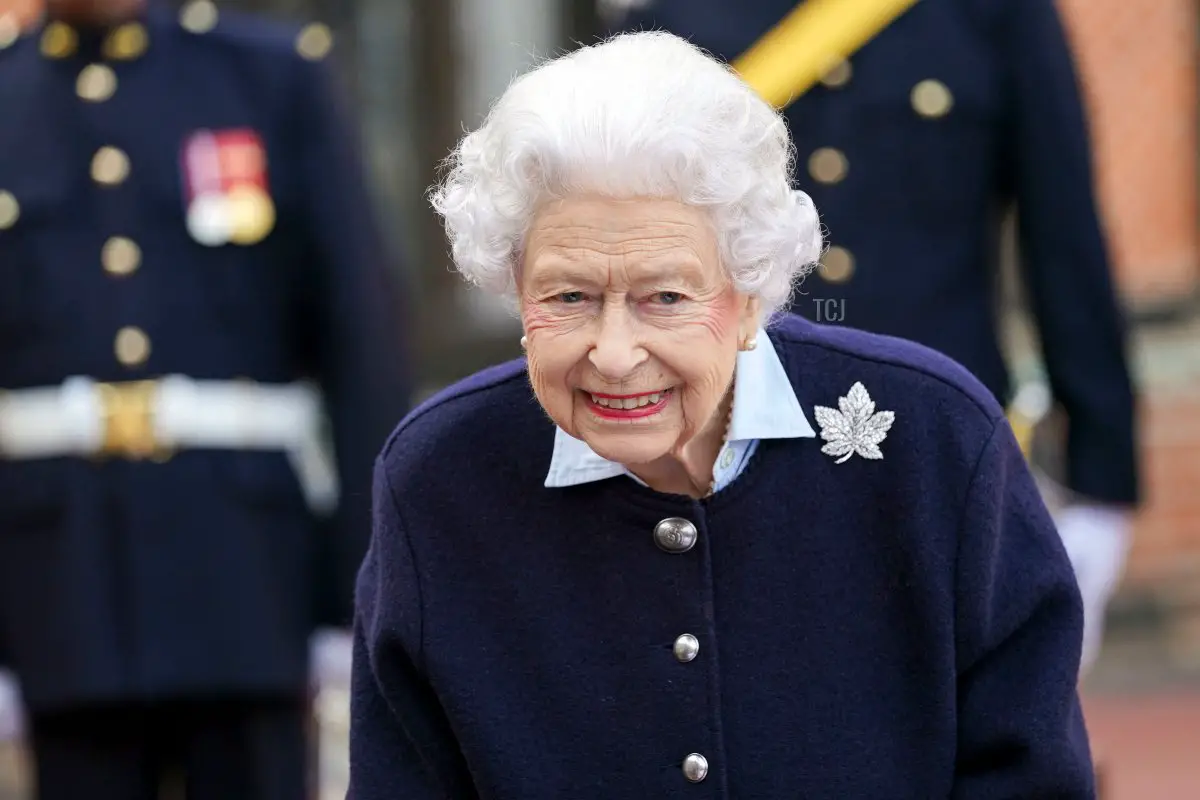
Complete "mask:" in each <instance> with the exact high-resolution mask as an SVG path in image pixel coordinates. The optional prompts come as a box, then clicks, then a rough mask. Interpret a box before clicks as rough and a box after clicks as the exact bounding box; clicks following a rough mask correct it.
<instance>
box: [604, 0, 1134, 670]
mask: <svg viewBox="0 0 1200 800" xmlns="http://www.w3.org/2000/svg"><path fill="white" fill-rule="evenodd" d="M625 4H626V5H632V6H634V7H636V8H635V9H634V10H633V11H631V12H630V13H628V14H627V15H626V16H625V17H624V19H622V20H621V22H620V23H619V26H620V27H622V28H624V29H630V30H632V29H641V28H649V27H658V28H663V29H666V30H669V31H672V32H674V33H678V34H681V35H685V36H687V37H689V38H690V39H691V40H692V41H693V42H695V43H696V44H698V45H700V46H702V47H704V48H706V49H708V50H710V51H712V52H713V53H714V54H716V55H719V56H721V57H723V58H725V59H727V60H730V61H733V62H737V63H738V64H739V65H741V64H743V63H746V62H743V61H739V59H741V58H743V57H746V54H747V52H748V51H751V49H752V47H753V46H754V45H755V44H756V43H757V42H759V41H760V39H761V38H762V37H764V35H766V34H767V33H768V32H770V31H772V30H774V29H776V27H777V26H778V25H780V23H781V22H782V21H784V20H786V19H789V17H790V15H791V13H792V12H793V10H794V9H795V8H796V5H797V4H796V2H795V0H649V2H647V1H646V0H638V2H633V3H631V2H630V0H625ZM809 5H810V8H808V9H805V10H804V11H796V12H795V13H796V14H799V13H806V14H807V24H808V25H809V26H810V27H809V29H808V30H807V31H805V32H804V36H805V38H806V39H807V42H809V43H818V44H819V43H820V42H822V41H844V42H848V43H852V42H855V41H856V40H857V38H861V40H862V41H864V42H865V43H864V44H862V46H861V47H860V48H859V49H857V50H856V51H853V52H849V50H851V49H852V48H847V52H845V53H843V54H842V56H841V57H839V58H837V59H833V60H829V61H827V62H826V63H823V64H820V65H819V67H820V71H819V72H818V73H817V74H819V75H820V76H821V77H820V80H819V81H817V82H815V85H813V86H812V88H811V89H809V90H808V91H806V92H804V93H803V94H801V95H800V96H799V97H798V98H794V99H793V98H792V97H790V96H782V95H783V94H784V92H783V87H782V85H781V84H780V83H779V82H778V81H768V79H769V78H773V77H774V76H768V75H766V74H765V73H766V70H767V69H769V67H767V66H765V65H764V64H763V60H762V59H761V58H758V59H757V62H758V63H756V64H755V67H756V69H758V73H757V75H756V77H757V78H758V79H761V80H762V82H763V83H764V84H766V83H768V82H773V83H774V88H775V89H776V90H778V91H779V93H780V95H781V97H778V98H771V99H773V100H776V101H777V104H778V105H780V106H786V107H787V109H786V113H787V118H788V122H789V125H790V128H791V132H792V135H793V137H794V140H795V142H796V144H797V148H798V168H797V175H796V178H797V181H798V183H799V185H800V187H801V188H802V189H804V190H805V191H806V192H808V193H810V194H811V195H812V198H813V201H814V203H815V204H816V207H817V208H819V209H821V210H822V214H823V222H824V223H825V225H826V227H827V229H828V232H829V239H830V245H831V246H830V247H829V248H828V250H827V251H826V252H825V254H824V257H823V259H822V263H821V266H820V269H819V270H818V271H817V273H816V276H815V278H814V279H812V280H810V281H808V282H806V285H805V286H804V287H803V290H802V293H801V294H800V295H799V296H798V297H797V298H796V300H795V304H794V310H795V311H796V312H798V313H801V314H804V315H805V316H808V317H809V318H811V319H816V320H818V321H824V322H830V323H837V324H847V325H851V326H853V327H859V328H866V329H870V330H874V331H878V332H882V333H887V334H892V335H896V336H901V337H904V338H908V339H912V340H915V341H918V342H921V343H923V344H926V345H929V346H931V347H933V348H935V349H937V350H940V351H942V352H944V353H946V354H948V355H950V356H951V357H953V358H955V359H956V360H958V361H959V362H961V363H962V364H964V365H965V366H966V367H968V368H969V369H971V370H972V371H973V372H974V373H975V374H976V375H977V376H978V377H979V378H980V379H981V380H982V381H983V382H984V383H985V384H986V385H987V386H988V387H989V388H990V389H991V390H992V392H994V393H995V395H996V396H997V398H999V399H1000V400H1001V402H1008V401H1010V400H1011V399H1012V397H1011V389H1010V382H1009V374H1008V371H1007V369H1006V365H1005V361H1004V358H1003V355H1002V351H1001V345H1000V341H999V335H998V327H999V325H998V319H997V314H998V302H997V294H998V292H997V289H998V284H999V281H998V263H999V261H1000V258H999V245H1000V240H1001V226H1002V222H1003V220H1004V215H1005V213H1006V211H1007V209H1008V208H1010V207H1012V206H1013V205H1014V204H1015V207H1016V212H1017V219H1018V223H1019V229H1020V243H1021V250H1022V255H1023V260H1022V266H1023V277H1024V282H1025V285H1026V288H1027V290H1028V294H1029V297H1030V300H1031V305H1032V310H1033V313H1034V316H1035V318H1036V323H1037V326H1038V329H1039V332H1040V336H1041V343H1042V355H1043V357H1044V361H1045V363H1046V368H1047V372H1048V376H1049V382H1050V386H1051V388H1052V391H1053V395H1054V398H1055V400H1056V401H1057V402H1058V403H1059V404H1060V405H1061V407H1062V409H1063V410H1064V412H1065V416H1066V418H1067V423H1068V430H1067V440H1066V453H1067V469H1066V473H1067V474H1066V483H1067V485H1068V488H1069V490H1070V491H1071V493H1072V496H1071V498H1070V499H1071V502H1070V503H1069V505H1068V507H1067V508H1066V509H1065V510H1063V511H1062V512H1061V513H1060V515H1059V518H1058V522H1059V530H1060V533H1061V534H1062V536H1063V538H1064V541H1065V542H1066V544H1067V548H1068V550H1069V551H1070V552H1071V555H1072V560H1073V562H1074V564H1075V567H1076V571H1077V573H1078V577H1079V580H1080V587H1081V589H1082V591H1083V594H1084V600H1085V605H1086V609H1087V617H1088V625H1087V634H1086V636H1085V645H1084V650H1085V652H1084V661H1085V663H1087V662H1089V661H1090V659H1091V657H1092V656H1093V655H1094V654H1095V652H1096V649H1097V647H1098V645H1099V640H1100V631H1101V627H1102V623H1103V615H1104V607H1105V605H1106V603H1107V600H1108V598H1109V596H1110V595H1111V593H1112V591H1113V590H1114V588H1115V585H1116V583H1117V580H1118V578H1119V576H1120V574H1121V571H1122V569H1123V564H1124V558H1125V553H1126V550H1127V547H1128V538H1129V528H1130V513H1131V510H1132V508H1133V507H1134V506H1135V504H1136V503H1137V501H1138V494H1139V487H1138V475H1137V464H1136V455H1135V427H1134V423H1135V419H1134V393H1133V390H1132V388H1131V381H1130V375H1129V368H1128V365H1127V363H1126V356H1125V346H1126V342H1125V332H1124V323H1123V321H1122V318H1121V313H1120V311H1119V308H1118V304H1117V301H1116V298H1115V292H1114V287H1113V282H1112V278H1111V273H1110V265H1109V258H1108V255H1107V253H1106V245H1105V242H1104V238H1103V235H1102V230H1101V225H1100V223H1099V221H1098V219H1097V210H1096V200H1095V196H1094V193H1093V184H1092V172H1091V168H1090V164H1089V159H1090V157H1091V153H1090V148H1089V141H1088V133H1087V130H1086V126H1085V118H1084V114H1083V110H1082V103H1081V100H1080V92H1079V87H1078V85H1077V77H1076V72H1075V69H1074V65H1073V62H1072V57H1071V53H1070V52H1069V49H1068V45H1067V42H1066V39H1065V36H1064V33H1063V30H1062V25H1061V22H1060V19H1059V17H1058V16H1057V14H1056V11H1055V8H1054V3H1053V0H919V2H916V3H915V4H914V3H911V2H903V0H825V2H820V3H817V2H815V0H810V3H809ZM818 6H819V8H818ZM872 6H874V8H872ZM897 11H899V14H898V15H897V16H894V17H893V18H892V19H891V20H890V23H889V24H886V26H884V27H882V29H879V28H878V25H879V24H880V23H879V20H883V19H886V18H887V14H888V12H890V13H892V14H895V13H896V12H897ZM796 19H800V18H799V17H796ZM872 22H874V25H875V27H873V28H872V27H871V23H872ZM816 25H821V26H824V28H822V29H816V28H815V27H813V26H816ZM855 26H858V27H859V28H861V29H862V30H863V31H864V32H866V34H865V35H863V36H861V37H858V34H857V32H856V31H854V30H852V29H854V28H855ZM802 27H804V23H801V24H800V25H798V26H796V28H793V30H799V29H800V28H802ZM871 34H873V38H872V36H871ZM856 37H857V38H856ZM772 46H773V47H774V48H776V51H777V54H779V58H780V61H786V60H787V59H788V58H789V57H790V58H792V59H794V60H795V61H796V62H799V61H802V60H804V59H805V58H808V57H811V53H809V52H808V50H810V49H813V48H812V47H811V45H806V46H805V48H804V49H802V50H800V51H797V50H795V49H793V50H792V51H791V52H790V53H789V52H787V41H786V39H780V38H777V39H775V41H773V43H772ZM761 52H762V51H761V50H760V51H759V54H761ZM756 55H758V54H756ZM795 66H796V65H795V64H792V65H791V67H793V68H794V67H795ZM800 72H803V70H797V73H800ZM748 79H749V78H748ZM753 82H754V81H753V80H752V83H753Z"/></svg>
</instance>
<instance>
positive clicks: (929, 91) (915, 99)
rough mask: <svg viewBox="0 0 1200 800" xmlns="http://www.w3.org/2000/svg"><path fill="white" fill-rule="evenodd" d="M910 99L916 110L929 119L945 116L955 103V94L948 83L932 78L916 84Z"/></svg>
mask: <svg viewBox="0 0 1200 800" xmlns="http://www.w3.org/2000/svg"><path fill="white" fill-rule="evenodd" d="M910 99H911V101H912V107H913V108H914V109H916V112H917V113H918V114H920V115H921V116H922V117H927V118H929V119H936V118H937V117H944V116H945V115H946V114H947V113H948V112H949V111H950V107H951V106H952V105H954V96H953V95H952V94H950V89H949V88H948V87H947V86H946V84H944V83H942V82H941V81H935V80H932V79H930V80H924V81H921V82H920V83H918V84H917V85H916V86H914V87H913V89H912V93H911V96H910Z"/></svg>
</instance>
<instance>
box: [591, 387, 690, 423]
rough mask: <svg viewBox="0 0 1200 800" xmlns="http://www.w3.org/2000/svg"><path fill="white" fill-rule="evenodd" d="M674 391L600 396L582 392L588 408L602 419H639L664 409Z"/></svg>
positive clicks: (665, 390)
mask: <svg viewBox="0 0 1200 800" xmlns="http://www.w3.org/2000/svg"><path fill="white" fill-rule="evenodd" d="M674 393H675V390H674V389H659V390H658V391H656V392H645V393H643V394H602V393H599V392H586V391H585V392H584V396H585V397H586V398H587V404H588V408H589V409H591V411H592V413H593V414H595V415H596V416H598V417H603V418H604V419H641V418H642V417H649V416H652V415H654V414H657V413H658V412H660V411H662V410H663V409H664V408H666V406H667V403H668V402H669V401H670V399H671V395H672V394H674Z"/></svg>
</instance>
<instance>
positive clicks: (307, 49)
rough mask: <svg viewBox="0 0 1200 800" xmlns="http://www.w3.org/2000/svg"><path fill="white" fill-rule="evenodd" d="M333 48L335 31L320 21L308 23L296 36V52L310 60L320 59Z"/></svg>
mask: <svg viewBox="0 0 1200 800" xmlns="http://www.w3.org/2000/svg"><path fill="white" fill-rule="evenodd" d="M331 49H333V33H332V32H331V31H330V30H329V28H328V26H326V25H322V24H321V23H319V22H314V23H312V24H311V25H306V26H305V28H304V30H302V31H300V35H299V36H298V37H297V38H296V52H297V53H299V54H300V55H301V56H302V57H304V58H307V59H308V60H309V61H320V60H321V59H323V58H325V56H327V55H329V51H330V50H331Z"/></svg>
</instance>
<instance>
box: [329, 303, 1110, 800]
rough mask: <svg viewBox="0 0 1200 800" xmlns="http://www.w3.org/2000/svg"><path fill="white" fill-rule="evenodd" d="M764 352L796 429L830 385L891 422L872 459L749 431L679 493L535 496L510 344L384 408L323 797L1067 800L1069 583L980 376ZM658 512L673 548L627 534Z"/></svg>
mask: <svg viewBox="0 0 1200 800" xmlns="http://www.w3.org/2000/svg"><path fill="white" fill-rule="evenodd" d="M770 339H771V345H773V346H774V347H775V348H776V349H777V351H778V352H779V354H780V357H781V360H782V362H783V364H784V366H785V369H786V370H787V372H788V375H789V376H790V377H791V379H792V382H793V384H794V386H795V389H796V392H797V395H798V397H799V398H800V402H801V405H802V407H803V408H804V409H805V413H806V415H808V416H809V417H810V418H812V417H813V416H814V415H813V412H812V409H813V407H814V406H816V405H822V406H829V407H833V408H836V407H837V406H838V398H839V397H842V396H845V395H846V394H847V392H848V390H849V389H850V387H851V386H852V385H853V384H854V383H855V382H861V383H862V384H863V386H864V387H865V388H866V389H867V391H868V392H869V393H870V395H871V397H872V399H873V400H874V402H875V403H876V406H877V408H878V410H881V411H882V410H891V411H893V412H894V413H895V422H894V424H893V425H892V428H891V430H890V432H889V434H888V436H887V438H886V439H885V440H884V441H883V442H882V444H881V449H882V452H883V459H882V460H868V459H864V458H861V457H858V456H854V457H852V458H850V459H849V460H847V461H845V462H844V463H840V464H839V463H835V462H836V461H837V459H835V458H834V457H832V456H829V455H826V454H824V453H822V452H821V447H822V441H821V439H819V438H816V439H811V438H810V439H790V440H770V441H763V442H762V444H761V446H760V448H759V449H758V451H757V452H756V454H755V456H754V458H753V461H752V463H751V464H750V465H749V466H748V467H747V469H746V471H745V472H744V473H743V474H742V476H741V477H740V478H739V479H738V480H737V481H736V482H734V483H733V484H732V485H731V486H730V487H729V488H727V489H725V490H723V491H721V492H719V493H717V494H716V495H714V496H712V497H710V498H708V499H706V500H699V501H697V500H693V499H689V498H687V497H682V496H673V495H665V494H660V493H657V492H655V491H653V490H651V489H648V488H645V487H642V486H640V485H638V484H637V483H636V482H634V481H632V480H630V479H629V478H627V477H619V478H613V479H610V480H606V481H600V482H596V483H591V484H586V485H581V486H575V487H571V488H565V489H547V488H545V487H544V486H543V485H542V482H543V479H544V477H545V471H546V467H547V465H548V463H549V460H550V455H551V444H552V441H553V438H554V430H555V429H554V426H553V424H552V423H551V422H550V421H549V420H548V419H547V418H546V416H545V414H544V413H543V412H542V410H541V409H540V408H539V406H538V404H537V402H536V400H535V399H534V397H533V395H532V392H531V390H530V386H529V382H528V377H527V375H526V371H525V366H524V364H523V363H522V362H519V361H518V362H514V363H509V364H505V365H502V366H498V367H495V368H492V369H490V370H487V371H485V372H482V373H480V374H478V375H475V376H474V377H471V378H469V379H467V380H466V381H464V382H462V383H460V384H458V385H456V386H454V387H452V388H450V389H448V390H446V391H444V392H443V393H441V394H440V395H438V396H437V397H434V398H432V399H431V400H429V401H428V402H426V403H425V404H424V405H422V406H421V407H419V408H418V409H417V410H415V411H414V412H412V413H411V414H410V415H409V416H408V417H407V418H406V419H405V420H404V421H403V422H402V423H401V424H400V426H399V427H398V428H397V430H396V431H395V433H394V435H393V436H392V438H391V440H390V441H389V443H388V444H387V445H386V447H385V449H384V451H383V454H382V455H381V457H380V459H379V461H378V463H377V466H376V473H375V512H374V532H373V539H372V543H371V546H370V549H369V552H368V556H367V559H366V561H365V563H364V565H363V568H362V570H361V571H360V574H359V582H358V594H357V603H358V610H357V617H356V626H355V663H354V680H353V700H352V723H351V724H352V727H351V743H350V746H351V778H350V780H351V787H350V792H349V798H350V799H351V800H385V798H397V797H403V798H405V800H427V799H428V800H432V799H433V798H487V799H488V800H539V798H547V800H549V798H555V799H556V800H558V799H560V798H566V797H570V798H577V799H581V800H582V799H584V798H597V800H599V799H600V798H603V800H612V798H651V797H655V798H661V797H680V798H771V799H772V800H779V799H780V798H799V797H806V798H888V799H889V800H900V799H901V798H912V800H930V799H931V798H938V797H941V798H946V797H954V798H970V800H988V799H989V798H997V799H999V798H1004V799H1005V800H1011V798H1033V797H1038V798H1089V797H1093V796H1094V788H1093V782H1092V781H1093V779H1092V769H1091V760H1090V754H1089V747H1088V741H1087V735H1086V732H1085V728H1084V722H1083V719H1082V715H1081V712H1080V704H1079V700H1078V696H1077V693H1076V688H1075V687H1076V675H1077V670H1078V666H1079V654H1080V642H1081V636H1082V609H1081V603H1080V598H1079V595H1078V590H1077V588H1076V585H1075V581H1074V579H1073V576H1072V572H1071V566H1070V563H1069V562H1068V560H1067V557H1066V555H1065V552H1064V550H1063V548H1062V546H1061V544H1060V542H1059V539H1058V537H1057V535H1056V533H1055V530H1054V527H1053V525H1052V523H1051V520H1050V517H1049V515H1048V514H1047V511H1046V509H1045V507H1044V505H1043V503H1042V501H1041V500H1040V498H1039V495H1038V492H1037V489H1036V488H1035V486H1034V482H1033V480H1032V479H1031V476H1030V473H1029V471H1028V469H1027V467H1026V465H1025V462H1024V461H1023V459H1022V457H1021V454H1020V452H1019V450H1018V447H1017V444H1016V442H1015V441H1014V439H1013V435H1012V432H1011V430H1010V429H1009V428H1008V427H1007V423H1006V422H1005V419H1004V415H1003V412H1002V410H1001V408H1000V407H999V406H998V404H997V403H996V401H995V399H994V398H993V396H992V395H991V393H990V392H988V391H987V390H986V389H985V388H984V387H983V386H982V385H981V384H980V383H979V382H978V381H977V380H975V379H974V378H972V377H971V376H970V375H969V374H968V373H967V372H966V371H965V370H964V369H962V368H961V367H959V366H958V365H956V364H955V363H953V362H951V361H949V360H948V359H946V358H945V357H943V356H940V355H937V354H935V353H934V352H933V351H931V350H927V349H925V348H924V347H922V346H919V345H915V344H912V343H908V342H904V341H900V340H896V339H890V338H884V337H881V336H878V335H874V334H867V333H863V332H860V331H856V330H852V329H846V328H837V327H825V326H820V325H816V324H814V323H811V322H808V321H805V320H802V319H800V318H797V317H787V318H785V319H784V320H783V321H781V322H780V323H779V324H777V325H776V326H774V327H773V328H772V330H771V333H770ZM668 518H682V519H684V520H687V521H689V522H691V523H692V524H693V525H694V526H695V528H696V530H697V532H698V536H697V539H696V542H695V544H694V546H693V547H691V548H690V549H688V550H687V551H686V552H678V553H673V552H668V551H665V550H664V549H660V547H658V546H657V545H656V541H655V537H654V531H655V527H656V526H657V525H658V524H659V522H660V521H662V520H664V519H668ZM684 633H690V634H692V635H693V636H695V637H696V640H697V641H698V643H699V650H698V653H697V655H696V657H695V658H694V659H693V660H691V661H686V662H685V661H680V660H679V659H677V658H676V657H675V655H674V654H673V643H674V642H675V640H676V638H677V637H679V636H680V635H681V634H684ZM691 754H699V755H701V756H703V757H704V759H705V760H706V762H707V765H708V770H707V774H706V775H704V777H703V779H702V780H699V781H695V780H690V779H689V777H688V776H686V775H685V772H684V770H683V769H682V766H683V765H684V763H685V761H687V759H688V757H689V755H691ZM692 763H693V764H694V763H695V759H694V758H693V761H692ZM694 777H696V774H695V773H694V772H693V773H692V778H694Z"/></svg>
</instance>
